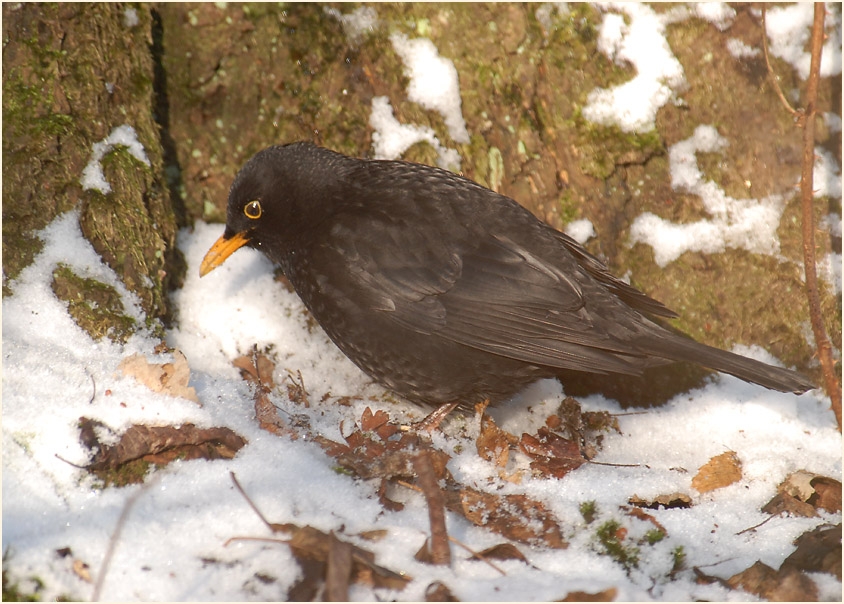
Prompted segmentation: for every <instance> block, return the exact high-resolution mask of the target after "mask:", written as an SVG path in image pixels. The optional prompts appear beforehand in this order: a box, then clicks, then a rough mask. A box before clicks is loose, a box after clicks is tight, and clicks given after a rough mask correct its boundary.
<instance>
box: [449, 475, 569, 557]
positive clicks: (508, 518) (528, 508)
mask: <svg viewBox="0 0 844 604" xmlns="http://www.w3.org/2000/svg"><path fill="white" fill-rule="evenodd" d="M449 487H450V488H448V489H446V491H445V499H446V503H445V505H446V507H447V508H448V509H450V510H451V511H453V512H456V513H458V514H461V515H462V516H464V517H465V518H466V519H467V520H469V521H470V522H472V523H473V524H475V525H477V526H482V527H484V528H486V529H489V530H491V531H492V532H494V533H498V534H499V535H502V536H504V537H506V538H507V539H511V540H513V541H518V542H519V543H527V544H540V545H545V546H546V547H550V548H554V549H565V548H567V547H568V543H566V541H565V539H564V538H563V532H562V529H561V528H560V525H559V524H557V521H556V519H555V518H554V516H553V515H552V514H551V513H550V512H548V510H546V509H545V506H544V505H542V503H540V502H538V501H535V500H533V499H530V498H528V497H527V496H525V495H494V494H492V493H484V492H482V491H478V490H476V489H472V488H470V487H462V488H461V487H460V486H459V485H456V484H452V485H449Z"/></svg>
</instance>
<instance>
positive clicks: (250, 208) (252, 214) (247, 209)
mask: <svg viewBox="0 0 844 604" xmlns="http://www.w3.org/2000/svg"><path fill="white" fill-rule="evenodd" d="M243 213H244V214H246V217H247V218H251V219H252V220H257V219H258V218H260V217H261V202H260V201H250V202H249V203H247V204H246V205H245V206H243Z"/></svg>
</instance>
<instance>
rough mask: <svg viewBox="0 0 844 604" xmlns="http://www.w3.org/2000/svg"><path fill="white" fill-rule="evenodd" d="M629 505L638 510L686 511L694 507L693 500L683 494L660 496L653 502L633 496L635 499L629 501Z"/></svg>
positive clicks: (652, 500)
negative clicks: (665, 509)
mask: <svg viewBox="0 0 844 604" xmlns="http://www.w3.org/2000/svg"><path fill="white" fill-rule="evenodd" d="M627 503H629V504H630V505H635V506H636V507H638V508H649V509H651V510H658V509H661V508H667V509H686V508H690V507H692V498H691V497H689V496H688V495H685V494H683V493H671V494H669V495H659V496H657V497H654V498H653V499H651V500H647V499H642V498H641V497H639V496H638V495H633V497H631V498H630V499H628V500H627Z"/></svg>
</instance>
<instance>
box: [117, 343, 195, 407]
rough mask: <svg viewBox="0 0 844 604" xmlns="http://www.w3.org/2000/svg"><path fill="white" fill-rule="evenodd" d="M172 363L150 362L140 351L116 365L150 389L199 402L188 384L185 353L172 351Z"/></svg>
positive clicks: (188, 374) (126, 374)
mask: <svg viewBox="0 0 844 604" xmlns="http://www.w3.org/2000/svg"><path fill="white" fill-rule="evenodd" d="M173 357H174V361H173V362H172V363H163V364H158V363H150V362H149V361H147V359H146V357H145V356H144V355H142V354H140V353H136V354H133V355H132V356H128V357H126V358H125V359H123V360H122V361H121V362H120V365H118V366H117V368H118V369H120V370H121V371H122V372H123V375H125V376H130V377H133V378H135V380H137V381H138V382H140V383H141V384H143V385H144V386H146V387H147V388H149V389H150V390H152V391H153V392H160V393H162V394H167V395H169V396H180V397H182V398H186V399H188V400H190V401H193V402H195V403H199V404H200V405H201V404H202V403H200V401H199V398H198V397H197V396H196V390H195V389H194V388H193V387H191V386H188V381H190V367H189V366H188V360H187V359H186V358H185V355H184V354H182V353H181V351H179V350H174V351H173Z"/></svg>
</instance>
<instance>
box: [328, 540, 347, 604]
mask: <svg viewBox="0 0 844 604" xmlns="http://www.w3.org/2000/svg"><path fill="white" fill-rule="evenodd" d="M328 536H329V547H328V562H327V568H326V570H325V601H326V602H348V601H349V580H350V579H351V576H352V544H351V543H346V542H345V541H341V540H340V539H338V538H337V536H336V535H335V534H334V531H331V532H330V533H329V534H328Z"/></svg>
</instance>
